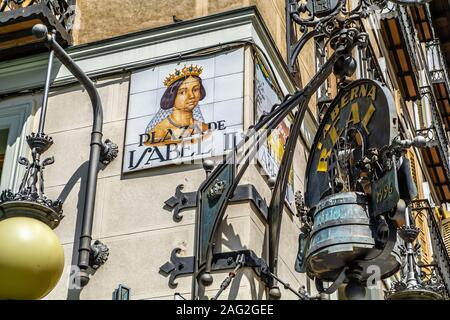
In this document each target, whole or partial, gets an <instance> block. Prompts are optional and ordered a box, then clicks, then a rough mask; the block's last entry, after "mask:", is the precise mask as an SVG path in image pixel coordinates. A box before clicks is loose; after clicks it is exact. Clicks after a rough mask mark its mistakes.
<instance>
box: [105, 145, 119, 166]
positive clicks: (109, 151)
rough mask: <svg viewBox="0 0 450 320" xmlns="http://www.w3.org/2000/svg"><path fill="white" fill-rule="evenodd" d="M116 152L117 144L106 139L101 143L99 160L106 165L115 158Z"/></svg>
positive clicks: (117, 151)
mask: <svg viewBox="0 0 450 320" xmlns="http://www.w3.org/2000/svg"><path fill="white" fill-rule="evenodd" d="M118 153H119V146H118V145H117V144H115V143H114V142H112V141H111V140H109V139H106V140H105V142H104V143H103V148H102V152H101V154H100V162H101V163H103V164H104V165H105V166H107V165H108V164H110V162H111V161H113V160H114V159H115V158H117V154H118Z"/></svg>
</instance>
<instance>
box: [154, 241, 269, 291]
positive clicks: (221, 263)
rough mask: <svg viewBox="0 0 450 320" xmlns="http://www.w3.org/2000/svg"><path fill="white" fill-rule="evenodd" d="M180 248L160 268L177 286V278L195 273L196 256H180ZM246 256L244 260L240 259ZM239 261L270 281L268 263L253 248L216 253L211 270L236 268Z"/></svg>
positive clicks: (170, 283)
mask: <svg viewBox="0 0 450 320" xmlns="http://www.w3.org/2000/svg"><path fill="white" fill-rule="evenodd" d="M180 251H181V249H180V248H175V249H174V250H173V251H172V253H171V255H170V261H168V262H166V263H165V264H164V265H162V266H161V267H160V268H159V270H160V271H161V273H163V274H164V275H169V286H171V287H176V286H177V285H178V283H177V282H175V280H176V278H178V277H179V276H182V275H187V274H193V273H194V257H192V256H191V257H179V256H178V253H179V252H180ZM242 256H244V258H243V261H242V260H240V259H241V257H242ZM238 263H242V267H243V268H253V269H254V271H255V273H256V274H257V275H258V277H259V278H260V279H261V280H262V281H263V282H264V283H265V284H266V285H268V283H269V276H268V275H267V270H268V267H267V263H266V262H265V261H264V259H262V258H259V257H258V256H257V255H256V254H255V253H254V252H253V251H252V250H239V251H231V252H222V253H215V254H213V257H212V264H211V271H223V270H231V269H234V268H236V266H237V264H238Z"/></svg>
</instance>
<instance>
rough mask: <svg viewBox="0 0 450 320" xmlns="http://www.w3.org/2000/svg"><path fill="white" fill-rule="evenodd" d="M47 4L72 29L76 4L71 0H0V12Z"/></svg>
mask: <svg viewBox="0 0 450 320" xmlns="http://www.w3.org/2000/svg"><path fill="white" fill-rule="evenodd" d="M40 4H43V5H45V6H46V7H47V8H48V9H49V10H50V11H51V12H52V13H53V15H54V16H55V17H56V19H57V20H58V21H59V22H60V23H61V24H62V25H63V26H64V27H65V28H66V29H67V30H71V29H72V26H73V19H74V16H75V5H73V3H72V1H70V0H32V1H28V2H26V1H25V0H2V1H0V12H3V11H5V10H7V8H8V9H9V10H16V9H20V8H24V7H31V6H34V5H40Z"/></svg>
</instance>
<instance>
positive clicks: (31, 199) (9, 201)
mask: <svg viewBox="0 0 450 320" xmlns="http://www.w3.org/2000/svg"><path fill="white" fill-rule="evenodd" d="M32 32H33V35H34V36H35V37H36V38H38V39H40V40H42V41H43V42H44V44H45V45H46V46H47V48H48V49H49V50H50V56H49V60H48V67H47V76H46V81H45V87H44V96H43V103H42V109H41V116H40V121H39V129H38V132H37V133H32V134H31V135H30V136H27V143H28V145H29V147H30V149H31V152H32V160H31V161H28V160H27V159H26V158H24V157H20V159H19V163H20V164H21V165H24V166H26V172H25V175H24V177H23V180H22V183H21V184H20V187H19V191H18V192H17V193H13V192H12V191H11V190H5V191H3V192H2V194H1V197H0V220H5V219H8V218H14V217H28V218H34V219H37V220H39V221H41V222H43V223H45V224H46V225H47V226H48V227H50V228H51V229H55V228H56V227H57V226H58V225H59V223H60V221H61V219H62V218H63V214H62V201H61V200H59V199H57V200H55V201H53V200H50V199H48V198H47V197H46V196H45V195H44V177H43V170H44V168H45V167H46V166H48V165H50V164H53V163H54V159H53V157H50V158H46V159H44V160H42V159H41V155H42V154H43V153H44V152H45V151H47V150H48V149H49V148H50V146H51V145H52V144H53V140H52V138H51V137H49V136H48V135H46V134H45V133H44V125H45V116H46V112H47V101H48V92H49V88H50V82H51V79H50V78H51V71H52V64H53V58H54V56H56V57H57V58H58V59H59V60H60V61H61V62H62V64H64V66H65V67H66V68H67V69H68V70H69V71H70V72H71V73H72V74H73V75H74V76H75V77H76V78H77V79H78V80H79V81H80V83H81V84H82V85H83V86H84V87H85V88H86V90H87V92H88V94H89V97H90V99H91V103H92V107H93V125H92V133H91V143H90V156H89V169H88V175H87V185H86V193H85V194H86V195H85V204H84V210H83V223H82V230H81V234H80V242H79V247H78V252H79V256H78V267H79V268H80V273H79V275H78V277H79V280H80V284H81V286H85V285H86V284H87V283H88V282H89V268H90V267H92V268H94V269H96V268H98V267H100V266H101V265H102V264H103V263H104V262H106V260H107V257H108V248H107V247H106V246H105V245H104V244H102V243H101V242H100V241H98V240H97V241H95V242H94V243H93V244H92V243H91V242H92V224H93V217H94V204H95V196H96V187H97V176H98V170H99V164H100V162H101V163H103V164H104V165H107V164H109V163H110V162H111V161H112V160H114V158H116V157H117V153H118V147H117V145H116V144H114V143H113V142H111V141H110V140H108V139H107V140H105V141H104V142H103V139H102V137H103V134H102V130H103V111H102V104H101V100H100V96H99V94H98V91H97V89H96V88H95V86H94V84H93V82H92V81H91V80H90V79H89V78H88V77H87V76H86V74H85V73H84V72H83V71H82V70H81V69H80V68H79V67H78V66H77V65H76V64H75V62H74V61H73V60H72V59H71V58H70V57H69V55H68V54H67V53H66V52H65V51H64V50H63V49H62V48H61V46H60V45H59V44H58V43H57V42H56V41H55V35H54V34H49V33H48V30H47V27H46V26H44V25H41V24H38V25H35V26H34V27H33V29H32ZM0 223H1V222H0ZM0 255H1V252H0ZM0 267H1V266H0ZM61 272H62V270H61ZM58 278H59V277H58ZM55 285H56V283H55Z"/></svg>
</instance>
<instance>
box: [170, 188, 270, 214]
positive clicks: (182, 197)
mask: <svg viewBox="0 0 450 320" xmlns="http://www.w3.org/2000/svg"><path fill="white" fill-rule="evenodd" d="M183 188H184V185H183V184H180V185H178V186H177V187H176V189H175V195H173V196H172V197H170V198H169V199H167V200H166V201H165V202H164V203H165V204H166V206H167V207H169V208H170V209H171V210H172V214H173V219H174V220H175V221H177V222H179V221H181V220H182V219H183V216H182V215H180V212H181V211H182V210H186V209H192V208H195V207H196V206H197V194H198V192H197V191H193V192H183V191H182V190H183ZM240 201H251V202H252V203H253V204H254V205H255V207H256V208H257V209H258V211H259V212H260V213H261V214H262V215H263V217H264V218H265V219H266V220H267V215H268V213H267V212H268V209H267V208H268V206H267V203H266V201H265V200H264V199H263V198H262V196H261V195H260V194H259V192H258V191H257V190H256V188H255V186H254V185H251V184H245V185H240V186H238V187H237V188H236V191H235V192H234V196H233V197H232V198H231V199H230V202H240Z"/></svg>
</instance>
